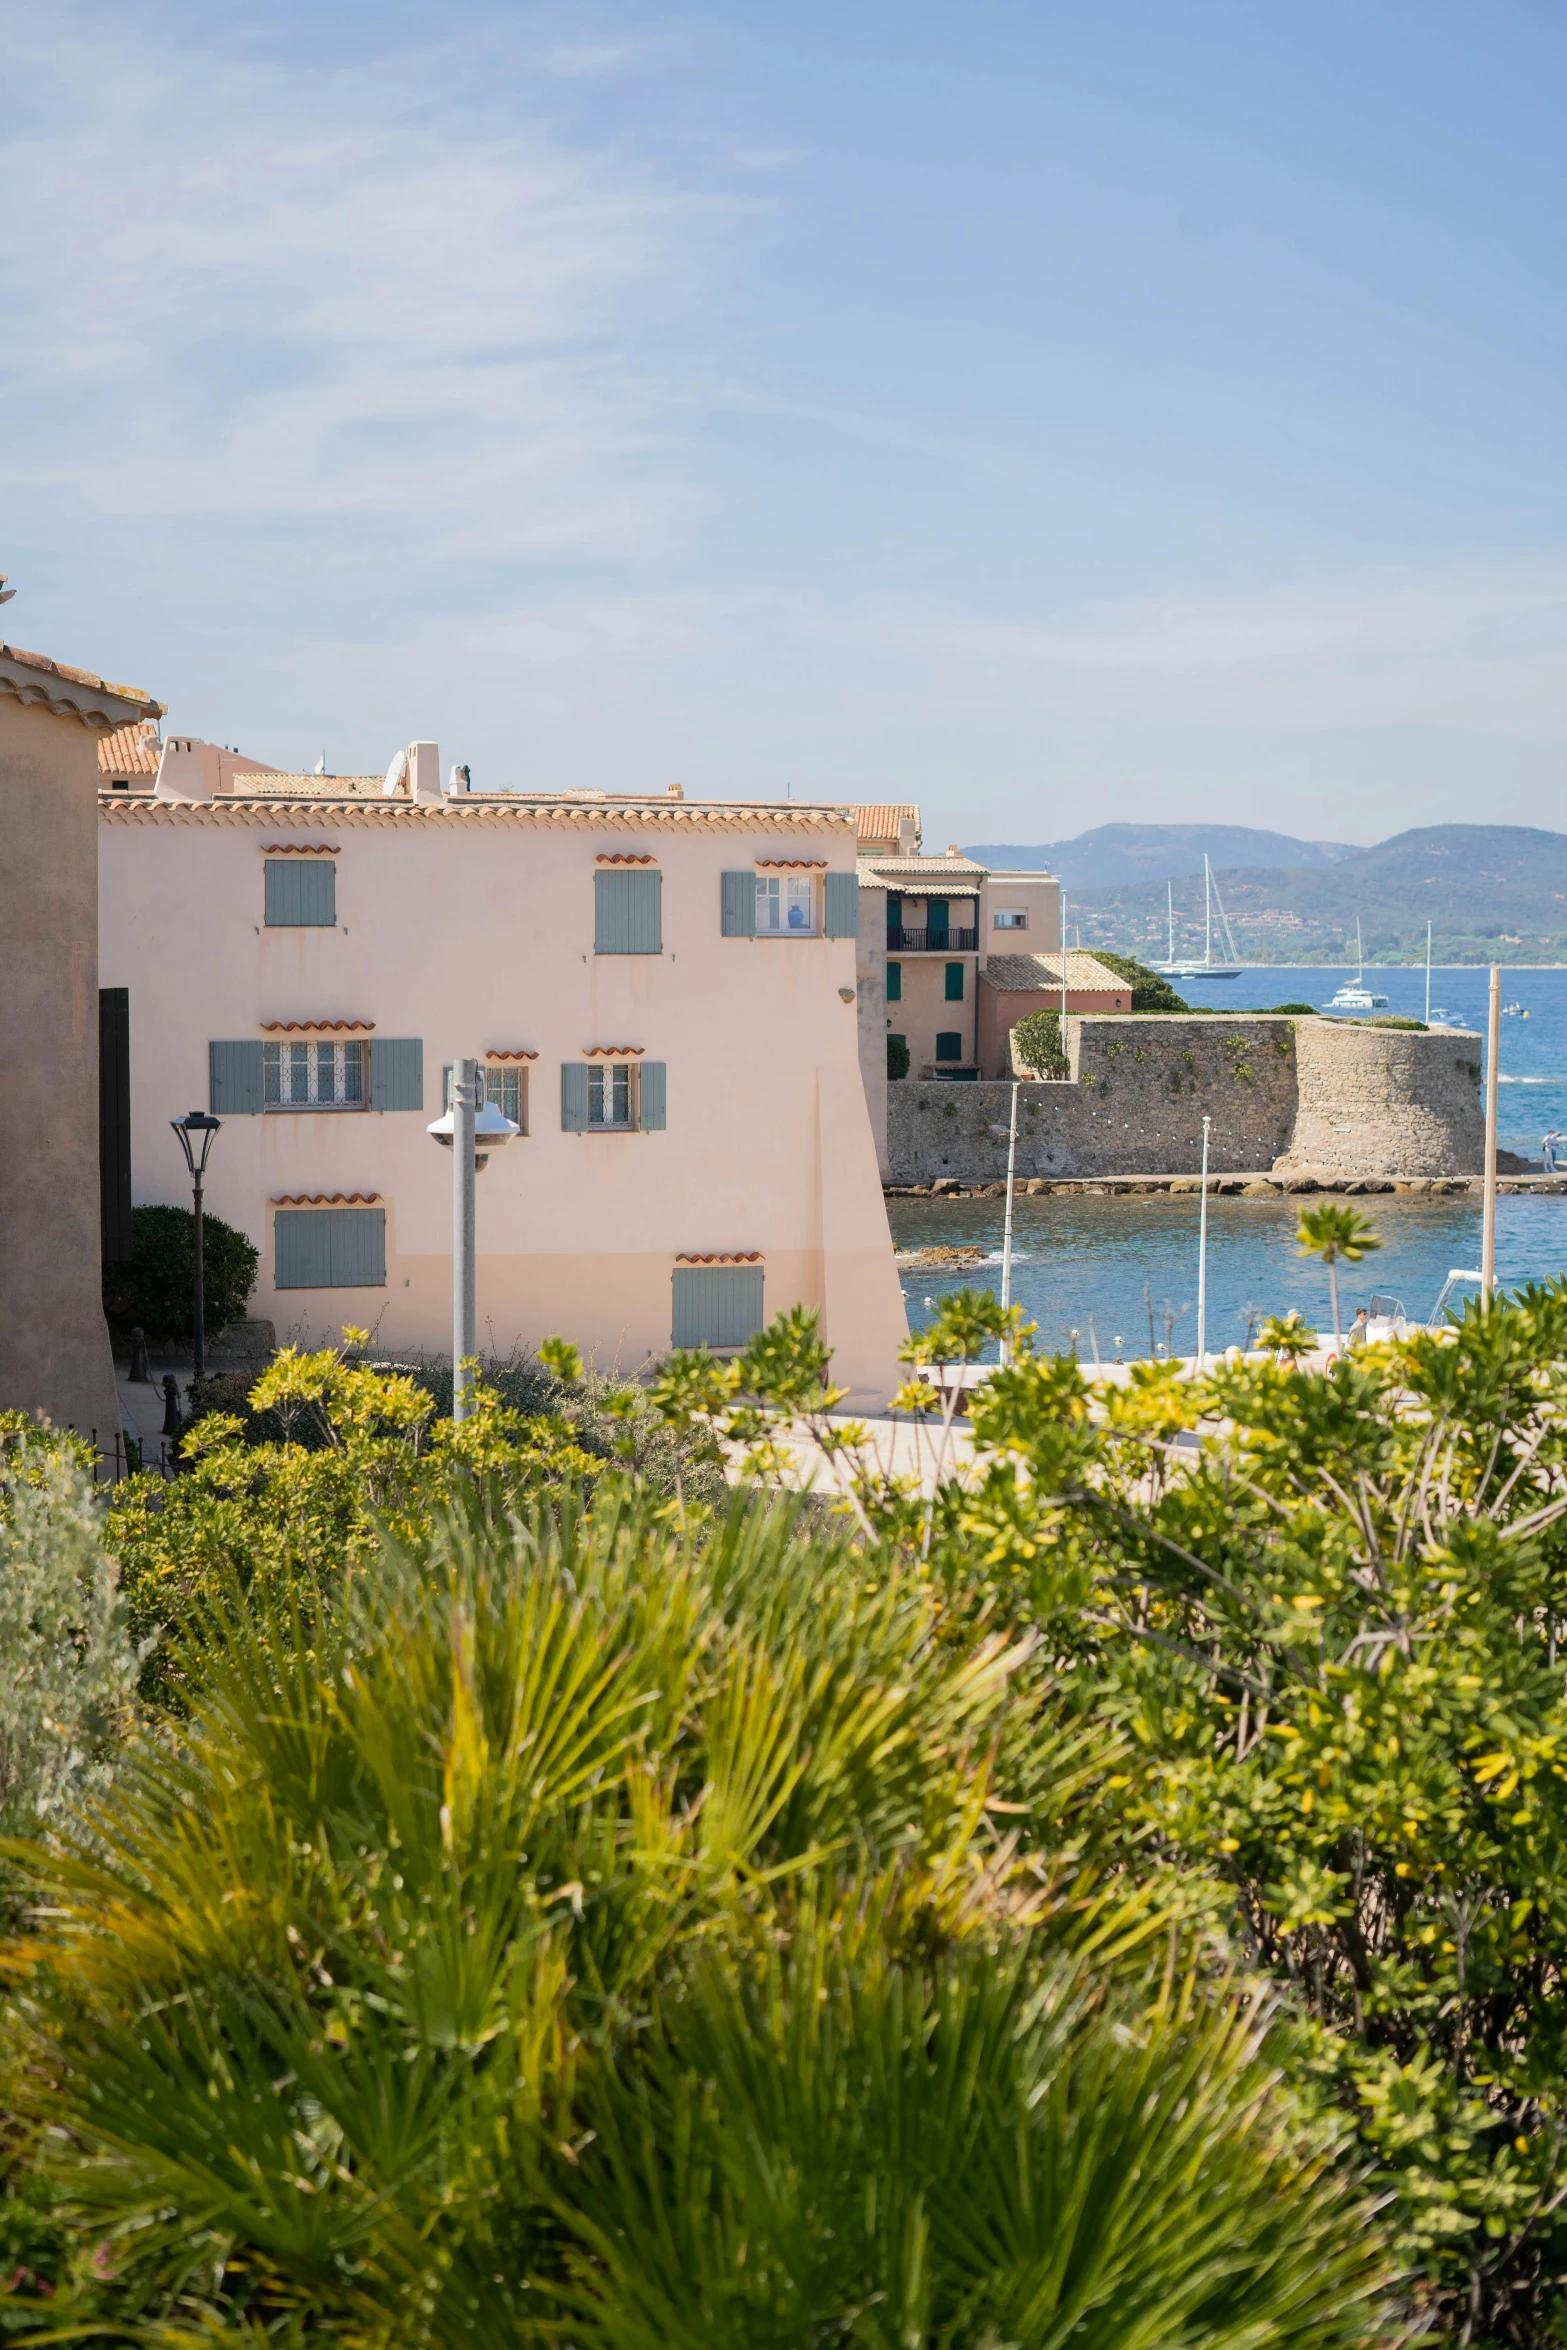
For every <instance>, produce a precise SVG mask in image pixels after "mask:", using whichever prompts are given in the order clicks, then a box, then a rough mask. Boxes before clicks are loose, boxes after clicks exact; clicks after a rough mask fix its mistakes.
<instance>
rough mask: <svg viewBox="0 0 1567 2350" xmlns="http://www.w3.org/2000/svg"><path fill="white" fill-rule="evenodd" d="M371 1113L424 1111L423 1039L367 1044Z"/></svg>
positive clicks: (379, 1039)
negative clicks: (378, 1111) (376, 1111)
mask: <svg viewBox="0 0 1567 2350" xmlns="http://www.w3.org/2000/svg"><path fill="white" fill-rule="evenodd" d="M370 1107H371V1109H372V1110H422V1109H423V1108H424V1039H423V1037H422V1036H377V1037H373V1038H372V1039H371V1042H370Z"/></svg>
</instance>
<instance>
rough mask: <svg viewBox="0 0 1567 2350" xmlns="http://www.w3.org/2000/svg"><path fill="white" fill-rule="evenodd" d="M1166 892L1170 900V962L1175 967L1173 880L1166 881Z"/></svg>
mask: <svg viewBox="0 0 1567 2350" xmlns="http://www.w3.org/2000/svg"><path fill="white" fill-rule="evenodd" d="M1164 894H1165V896H1166V897H1167V898H1168V900H1169V902H1170V962H1171V965H1172V967H1173V965H1174V962H1175V884H1174V882H1173V881H1167V882H1166V883H1165V885H1164Z"/></svg>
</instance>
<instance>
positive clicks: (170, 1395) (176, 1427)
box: [163, 1371, 180, 1436]
mask: <svg viewBox="0 0 1567 2350" xmlns="http://www.w3.org/2000/svg"><path fill="white" fill-rule="evenodd" d="M179 1432H180V1383H179V1381H178V1380H177V1379H176V1378H175V1376H174V1373H173V1372H172V1371H165V1372H164V1374H163V1433H164V1435H165V1436H178V1434H179Z"/></svg>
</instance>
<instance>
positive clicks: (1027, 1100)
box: [887, 1013, 1484, 1184]
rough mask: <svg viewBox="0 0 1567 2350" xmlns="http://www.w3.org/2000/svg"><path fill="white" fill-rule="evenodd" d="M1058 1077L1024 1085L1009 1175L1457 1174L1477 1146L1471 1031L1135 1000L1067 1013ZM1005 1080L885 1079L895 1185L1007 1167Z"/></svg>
mask: <svg viewBox="0 0 1567 2350" xmlns="http://www.w3.org/2000/svg"><path fill="white" fill-rule="evenodd" d="M1067 1049H1068V1054H1069V1061H1070V1066H1071V1070H1072V1075H1071V1077H1070V1079H1067V1080H1065V1081H1063V1082H1061V1083H1059V1084H1047V1085H1025V1086H1024V1087H1023V1089H1022V1093H1021V1096H1020V1098H1019V1104H1018V1112H1019V1115H1018V1174H1019V1176H1020V1177H1032V1176H1044V1177H1054V1178H1058V1179H1061V1178H1066V1179H1070V1178H1074V1177H1091V1176H1104V1175H1136V1174H1152V1175H1170V1174H1195V1173H1196V1171H1197V1169H1198V1168H1199V1166H1200V1165H1201V1163H1202V1121H1203V1116H1204V1113H1206V1114H1207V1115H1208V1116H1209V1117H1210V1118H1211V1119H1212V1121H1213V1128H1212V1138H1211V1145H1210V1157H1209V1166H1210V1170H1211V1171H1212V1172H1213V1173H1215V1174H1221V1175H1222V1174H1230V1173H1252V1172H1262V1171H1265V1170H1268V1169H1273V1168H1276V1169H1277V1170H1278V1172H1280V1173H1281V1174H1289V1173H1294V1172H1297V1171H1299V1172H1306V1171H1313V1172H1333V1171H1336V1172H1338V1173H1339V1174H1342V1175H1346V1176H1354V1177H1359V1176H1363V1175H1388V1176H1432V1175H1468V1174H1474V1173H1477V1172H1478V1171H1479V1168H1480V1165H1481V1158H1482V1150H1483V1141H1484V1134H1483V1116H1482V1110H1481V1101H1480V1085H1479V1068H1480V1040H1479V1038H1478V1037H1477V1036H1474V1035H1471V1034H1469V1033H1467V1032H1459V1033H1450V1034H1440V1035H1422V1034H1417V1033H1415V1032H1412V1031H1408V1030H1401V1029H1390V1028H1364V1027H1355V1026H1352V1025H1350V1024H1348V1023H1345V1022H1342V1021H1333V1020H1306V1019H1301V1020H1289V1019H1276V1018H1259V1019H1255V1020H1245V1019H1239V1020H1238V1019H1233V1018H1222V1017H1215V1016H1208V1017H1204V1016H1203V1015H1201V1014H1194V1015H1192V1016H1190V1017H1186V1016H1183V1015H1169V1014H1155V1015H1138V1014H1135V1013H1130V1014H1125V1015H1117V1016H1104V1017H1101V1016H1096V1015H1089V1016H1086V1017H1083V1018H1077V1019H1069V1020H1068V1022H1067ZM1010 1091H1011V1089H1010V1088H1009V1087H1008V1086H1006V1085H1005V1084H985V1085H952V1084H942V1083H938V1082H932V1083H922V1082H920V1081H918V1080H913V1079H905V1080H904V1081H903V1082H901V1083H900V1084H897V1085H890V1086H889V1087H888V1088H887V1160H888V1165H889V1167H890V1170H891V1180H892V1181H893V1182H894V1183H900V1184H902V1183H922V1184H923V1183H935V1182H939V1181H940V1180H941V1179H942V1178H943V1177H944V1176H946V1177H954V1178H956V1179H958V1180H959V1181H962V1182H965V1183H994V1182H997V1181H999V1180H1000V1179H1001V1178H1002V1177H1003V1176H1004V1175H1005V1173H1006V1165H1007V1146H1006V1140H1005V1135H1004V1133H1003V1134H1002V1135H997V1134H995V1133H993V1132H992V1131H991V1129H992V1128H993V1127H994V1126H998V1125H999V1126H1001V1127H1003V1128H1005V1125H1006V1121H1007V1112H1008V1106H1009V1099H1010Z"/></svg>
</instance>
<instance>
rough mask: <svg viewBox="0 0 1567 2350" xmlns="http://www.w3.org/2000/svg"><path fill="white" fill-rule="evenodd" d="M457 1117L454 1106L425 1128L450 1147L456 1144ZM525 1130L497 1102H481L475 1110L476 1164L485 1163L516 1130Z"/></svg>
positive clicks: (444, 1145) (444, 1149) (442, 1143)
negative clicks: (453, 1139) (498, 1107)
mask: <svg viewBox="0 0 1567 2350" xmlns="http://www.w3.org/2000/svg"><path fill="white" fill-rule="evenodd" d="M456 1120H457V1112H456V1111H455V1110H454V1109H453V1110H448V1111H446V1112H445V1114H444V1115H443V1116H442V1117H439V1118H433V1119H432V1120H431V1122H430V1124H429V1125H428V1126H427V1127H426V1128H425V1132H426V1133H427V1134H431V1135H433V1136H434V1137H435V1140H436V1141H437V1142H438V1143H439V1144H440V1146H441V1148H442V1150H443V1151H449V1150H450V1149H451V1147H452V1136H453V1133H454V1131H455V1127H456ZM521 1132H522V1128H521V1127H520V1126H518V1125H515V1124H514V1123H513V1121H512V1120H511V1119H510V1118H508V1117H507V1116H506V1114H505V1112H504V1111H503V1110H498V1109H497V1108H496V1107H495V1104H494V1103H493V1102H481V1103H480V1104H479V1106H478V1108H477V1109H476V1110H475V1111H474V1113H473V1149H474V1162H475V1164H476V1165H477V1166H479V1167H483V1166H485V1165H486V1164H487V1163H488V1158H489V1153H490V1152H491V1151H498V1150H500V1149H502V1148H503V1147H504V1146H505V1145H506V1144H507V1143H508V1142H510V1140H511V1138H512V1136H513V1135H514V1134H520V1133H521Z"/></svg>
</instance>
